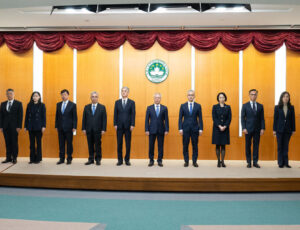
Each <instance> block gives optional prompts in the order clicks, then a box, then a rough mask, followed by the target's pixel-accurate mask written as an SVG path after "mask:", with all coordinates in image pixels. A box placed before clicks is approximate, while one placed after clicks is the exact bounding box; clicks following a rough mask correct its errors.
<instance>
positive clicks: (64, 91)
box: [60, 89, 70, 95]
mask: <svg viewBox="0 0 300 230" xmlns="http://www.w3.org/2000/svg"><path fill="white" fill-rule="evenodd" d="M63 93H67V94H68V95H70V93H69V90H67V89H63V90H62V91H60V94H63Z"/></svg>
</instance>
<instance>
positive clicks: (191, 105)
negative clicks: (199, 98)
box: [190, 103, 193, 115]
mask: <svg viewBox="0 0 300 230" xmlns="http://www.w3.org/2000/svg"><path fill="white" fill-rule="evenodd" d="M192 112H193V104H192V103H190V115H192Z"/></svg>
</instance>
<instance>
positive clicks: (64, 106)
mask: <svg viewBox="0 0 300 230" xmlns="http://www.w3.org/2000/svg"><path fill="white" fill-rule="evenodd" d="M65 109H66V102H64V103H63V108H62V114H64V113H65Z"/></svg>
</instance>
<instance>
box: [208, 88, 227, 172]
mask: <svg viewBox="0 0 300 230" xmlns="http://www.w3.org/2000/svg"><path fill="white" fill-rule="evenodd" d="M217 100H218V102H219V103H218V104H216V105H214V106H213V109H212V118H213V135H212V144H215V145H216V154H217V158H218V165H217V166H218V167H221V166H222V167H226V165H225V163H224V158H225V145H229V144H230V136H229V125H230V122H231V108H230V106H229V105H226V104H225V101H227V96H226V94H225V93H223V92H221V93H219V94H218V96H217Z"/></svg>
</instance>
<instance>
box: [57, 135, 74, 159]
mask: <svg viewBox="0 0 300 230" xmlns="http://www.w3.org/2000/svg"><path fill="white" fill-rule="evenodd" d="M58 142H59V158H60V159H61V160H65V153H66V152H65V151H66V150H65V149H66V142H67V157H68V158H67V159H68V160H72V154H73V143H72V142H73V132H72V130H71V131H63V130H58Z"/></svg>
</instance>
